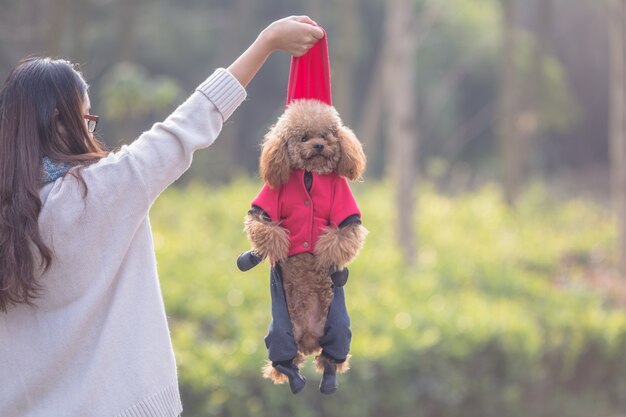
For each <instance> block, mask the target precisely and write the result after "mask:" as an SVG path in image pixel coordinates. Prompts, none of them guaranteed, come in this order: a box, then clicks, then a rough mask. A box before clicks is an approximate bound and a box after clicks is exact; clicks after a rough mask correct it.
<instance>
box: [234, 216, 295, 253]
mask: <svg viewBox="0 0 626 417" xmlns="http://www.w3.org/2000/svg"><path fill="white" fill-rule="evenodd" d="M244 230H245V231H246V234H247V235H248V239H249V240H250V243H251V244H252V250H253V251H254V252H256V253H257V254H259V255H261V256H262V257H269V258H270V259H272V260H275V261H278V262H280V261H282V260H284V259H286V258H287V255H288V254H289V234H288V232H287V230H286V229H284V228H283V227H280V225H278V224H277V223H274V222H267V221H265V220H263V219H262V218H261V216H260V215H258V214H248V215H247V216H246V217H245V218H244Z"/></svg>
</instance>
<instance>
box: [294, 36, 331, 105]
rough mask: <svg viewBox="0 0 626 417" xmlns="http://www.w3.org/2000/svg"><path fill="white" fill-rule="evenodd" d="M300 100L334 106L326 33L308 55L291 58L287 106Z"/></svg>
mask: <svg viewBox="0 0 626 417" xmlns="http://www.w3.org/2000/svg"><path fill="white" fill-rule="evenodd" d="M298 99H317V100H319V101H321V102H323V103H326V104H328V105H330V106H332V105H333V100H332V93H331V88H330V60H329V58H328V40H327V37H326V32H324V37H323V38H322V39H320V40H318V41H317V42H316V43H315V44H314V45H313V47H312V48H311V49H309V50H308V52H307V53H306V54H304V55H302V56H300V57H291V68H290V69H289V84H288V85H287V106H289V104H291V102H292V101H294V100H298Z"/></svg>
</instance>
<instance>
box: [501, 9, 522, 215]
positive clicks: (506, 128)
mask: <svg viewBox="0 0 626 417" xmlns="http://www.w3.org/2000/svg"><path fill="white" fill-rule="evenodd" d="M500 4H501V7H502V21H501V28H502V45H501V53H502V63H501V65H502V67H501V74H500V99H499V101H500V104H499V108H500V112H501V113H500V125H499V133H498V134H499V140H500V153H501V158H500V166H501V172H502V176H503V184H504V192H505V196H506V200H507V201H508V202H509V204H512V203H513V202H514V201H515V198H516V196H517V195H518V193H519V191H520V187H521V177H522V163H523V162H522V154H521V149H520V145H521V140H520V137H519V135H518V130H517V127H516V117H517V112H518V106H519V91H518V89H517V87H518V85H519V79H518V74H517V71H516V67H515V57H516V54H517V52H518V42H519V40H518V31H517V29H516V10H515V0H500Z"/></svg>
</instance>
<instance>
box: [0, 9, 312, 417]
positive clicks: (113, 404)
mask: <svg viewBox="0 0 626 417" xmlns="http://www.w3.org/2000/svg"><path fill="white" fill-rule="evenodd" d="M322 36H323V31H322V30H321V29H320V28H318V27H316V26H314V22H312V21H311V20H310V19H309V18H307V17H305V16H300V17H289V18H285V19H281V20H279V21H276V22H274V23H272V24H271V25H269V26H268V27H267V28H266V29H265V30H263V31H262V32H261V34H260V35H259V36H258V38H257V39H256V40H255V42H254V43H253V44H252V45H251V46H250V47H249V48H248V49H247V50H246V51H245V52H244V53H243V54H242V55H241V56H240V57H239V58H238V59H237V60H235V62H233V63H232V64H231V66H230V67H228V69H227V70H226V69H218V70H217V71H215V72H214V73H213V75H211V76H210V77H209V78H208V79H207V80H206V81H205V82H203V83H202V84H200V86H199V87H198V88H197V89H196V91H195V92H194V93H193V94H192V95H191V96H190V97H189V98H188V99H187V100H186V101H185V102H184V103H183V104H182V105H181V106H180V107H179V108H178V109H177V110H176V111H174V113H172V114H171V115H170V116H169V117H168V118H167V119H166V120H165V121H164V122H163V123H157V124H155V125H154V126H153V127H152V128H151V129H150V130H149V131H147V132H145V133H144V134H142V135H141V136H140V137H139V138H138V139H137V140H135V141H134V142H133V143H132V144H130V145H128V146H124V147H122V148H121V150H119V151H118V152H115V153H107V152H105V151H104V149H103V147H102V146H101V144H100V143H98V141H97V140H96V139H95V138H94V137H93V135H92V132H93V130H94V128H95V124H96V122H97V117H95V116H92V115H90V101H89V96H88V93H87V85H86V83H85V82H84V80H83V78H82V76H81V75H80V73H79V72H77V71H76V70H75V69H74V68H73V67H72V65H71V64H69V63H68V62H67V61H62V60H51V59H47V58H43V59H42V58H35V59H27V60H24V61H22V62H20V63H18V65H17V66H16V67H15V68H14V69H13V70H12V71H11V73H10V74H9V76H8V78H7V80H6V82H5V84H4V86H3V88H2V91H1V92H0V370H1V371H0V387H1V388H0V416H3V417H17V416H28V417H39V416H64V417H73V416H90V417H100V416H101V417H113V416H133V417H136V416H151V417H152V416H158V417H161V416H162V417H170V416H176V415H178V414H180V413H181V411H182V406H181V402H180V396H179V391H178V384H177V378H176V365H175V360H174V354H173V350H172V345H171V341H170V337H169V331H168V326H167V321H166V316H165V311H164V307H163V301H162V297H161V293H160V289H159V284H158V278H157V270H156V261H155V255H154V248H153V244H152V234H151V230H150V223H149V221H148V211H149V209H150V206H151V205H152V203H153V202H154V201H155V199H156V198H157V197H158V195H159V194H160V193H161V192H162V191H163V190H164V189H165V188H166V187H167V186H169V185H170V184H171V183H172V182H174V181H175V180H176V179H177V178H178V177H180V175H182V174H183V172H185V170H186V169H187V168H188V167H189V165H190V164H191V160H192V155H193V153H194V151H196V150H197V149H200V148H204V147H207V146H209V145H210V144H211V143H212V142H213V141H214V140H215V138H216V137H217V136H218V134H219V132H220V130H221V128H222V125H223V123H224V121H225V120H227V119H228V118H229V116H230V115H231V114H232V113H233V112H234V111H235V109H236V108H237V106H238V105H239V104H240V103H241V102H242V101H243V100H244V98H245V96H246V94H245V90H244V88H245V86H246V85H247V84H248V83H249V82H250V81H251V79H252V78H253V77H254V75H255V74H256V72H257V71H258V69H259V68H260V67H261V66H262V65H263V63H264V62H265V59H266V58H267V57H268V56H269V55H270V53H271V52H273V51H275V50H282V51H286V52H289V53H291V54H293V55H302V54H303V53H305V52H306V51H307V50H308V49H309V48H310V47H311V46H312V45H313V44H314V43H315V42H316V41H317V39H319V38H321V37H322Z"/></svg>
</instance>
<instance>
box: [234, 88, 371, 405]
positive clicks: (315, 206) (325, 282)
mask: <svg viewBox="0 0 626 417" xmlns="http://www.w3.org/2000/svg"><path fill="white" fill-rule="evenodd" d="M365 163H366V159H365V154H364V153H363V149H362V147H361V144H360V143H359V141H358V139H357V138H356V137H355V135H354V133H353V132H352V131H351V130H350V129H349V128H348V127H346V126H344V125H343V123H342V121H341V119H340V117H339V115H338V114H337V111H336V110H335V108H334V107H332V106H330V105H328V104H325V103H322V102H320V101H318V100H308V99H304V100H297V101H295V102H293V103H292V104H290V105H289V106H288V107H287V109H286V111H285V112H284V113H283V114H282V115H281V117H280V118H279V119H278V121H277V122H276V124H275V125H274V126H272V127H271V128H270V130H269V132H268V133H267V134H266V136H265V138H264V141H263V144H262V151H261V158H260V174H261V177H262V178H263V180H264V181H265V186H264V188H263V190H261V192H260V193H259V195H258V196H257V198H256V199H255V200H254V201H253V203H252V209H251V210H250V211H249V212H248V215H247V216H246V218H245V222H244V224H245V227H244V229H245V231H246V233H247V235H248V238H249V240H250V242H251V245H252V251H250V252H248V253H247V254H248V256H252V259H254V260H253V262H252V264H249V265H248V266H247V267H246V266H243V265H240V269H242V270H246V269H249V268H250V267H252V266H254V265H255V264H256V263H258V262H259V261H260V260H261V259H263V258H265V257H267V258H269V260H270V262H271V264H272V266H273V268H272V274H271V275H272V286H271V290H272V324H271V325H270V331H269V334H268V336H267V337H266V339H265V341H266V345H267V347H268V350H269V358H270V360H271V362H269V363H268V364H267V365H266V366H265V368H264V376H265V377H266V378H270V379H272V380H273V381H274V382H275V383H282V382H287V381H288V382H289V384H290V387H291V390H292V392H293V393H297V392H299V391H300V390H301V389H302V388H303V387H304V383H305V378H304V377H303V376H302V375H301V374H300V372H299V368H300V366H301V364H302V363H303V362H304V361H305V358H306V356H307V355H313V354H315V355H316V358H315V361H316V365H317V367H316V368H317V370H318V372H323V374H324V376H323V378H322V382H321V384H320V390H321V392H322V393H326V394H329V393H332V392H334V391H335V390H336V388H337V383H336V377H335V375H336V373H337V372H339V373H342V372H345V371H346V370H347V369H348V361H347V360H348V358H349V354H348V352H349V345H350V338H351V333H350V329H349V326H350V320H349V316H348V314H347V311H346V307H345V300H344V294H343V288H342V286H343V284H344V283H345V281H346V279H347V269H344V267H345V266H346V265H347V264H348V263H349V262H350V261H351V260H352V259H353V258H354V257H355V256H356V255H357V254H358V252H359V251H360V249H361V248H362V246H363V244H364V240H365V236H366V234H367V231H366V229H365V228H364V227H363V226H362V225H361V220H360V211H359V209H358V207H357V205H356V202H355V201H354V197H353V196H352V193H351V192H350V189H349V186H348V183H347V179H349V180H356V179H359V178H360V177H361V176H362V174H363V171H364V170H365ZM242 256H243V255H242ZM238 262H239V261H238ZM244 263H245V262H244ZM333 273H334V274H333ZM331 276H332V278H331ZM281 284H282V285H281ZM285 305H286V306H285Z"/></svg>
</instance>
